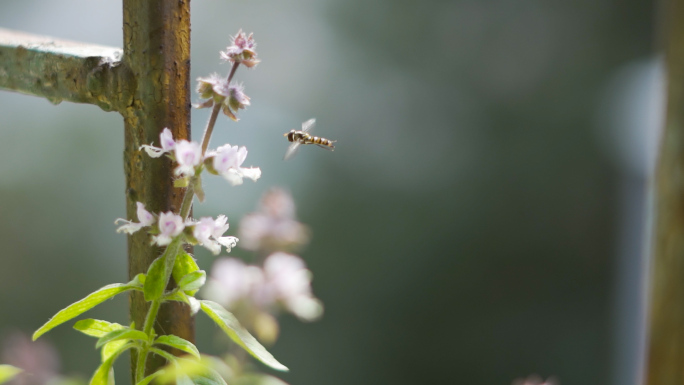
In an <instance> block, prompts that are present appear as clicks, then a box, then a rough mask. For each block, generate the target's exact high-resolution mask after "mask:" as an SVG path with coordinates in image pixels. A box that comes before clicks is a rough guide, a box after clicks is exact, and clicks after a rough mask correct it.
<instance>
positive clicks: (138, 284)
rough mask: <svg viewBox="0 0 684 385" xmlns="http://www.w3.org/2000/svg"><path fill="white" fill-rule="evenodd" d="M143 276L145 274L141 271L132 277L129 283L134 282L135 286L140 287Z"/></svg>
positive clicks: (142, 283)
mask: <svg viewBox="0 0 684 385" xmlns="http://www.w3.org/2000/svg"><path fill="white" fill-rule="evenodd" d="M145 278H146V275H145V274H143V273H140V274H138V275H136V276H135V278H133V280H132V281H131V282H130V283H131V284H135V285H136V286H138V287H140V288H142V287H143V286H144V285H145Z"/></svg>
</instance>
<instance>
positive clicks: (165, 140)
mask: <svg viewBox="0 0 684 385" xmlns="http://www.w3.org/2000/svg"><path fill="white" fill-rule="evenodd" d="M159 141H160V142H161V148H159V147H154V146H150V145H148V144H143V145H142V146H140V149H141V150H145V152H146V153H147V155H149V156H150V157H151V158H159V157H160V156H162V155H163V154H165V153H167V152H171V151H172V150H173V149H174V147H175V145H176V142H174V141H173V134H172V133H171V130H169V129H168V128H164V130H162V132H161V134H159Z"/></svg>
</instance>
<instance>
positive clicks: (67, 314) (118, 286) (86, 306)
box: [33, 283, 134, 341]
mask: <svg viewBox="0 0 684 385" xmlns="http://www.w3.org/2000/svg"><path fill="white" fill-rule="evenodd" d="M133 288H134V286H133V285H131V284H130V283H113V284H111V285H107V286H105V287H103V288H101V289H99V290H97V291H95V292H93V293H90V294H89V295H88V296H87V297H85V298H83V299H82V300H80V301H78V302H75V303H73V304H71V305H69V306H67V307H66V308H64V309H62V310H60V311H59V312H58V313H57V314H55V315H54V316H53V317H52V318H50V319H49V320H48V321H47V322H46V323H45V325H43V326H41V327H40V328H39V329H38V330H36V332H35V333H33V340H34V341H35V340H36V339H38V337H40V336H42V335H43V334H45V333H46V332H48V331H49V330H50V329H52V328H54V327H55V326H58V325H60V324H62V323H64V322H66V321H68V320H70V319H72V318H74V317H78V316H79V315H81V314H83V313H85V312H86V311H88V310H90V309H92V308H94V307H95V306H97V305H99V304H101V303H102V302H104V301H106V300H108V299H110V298H112V297H114V296H115V295H117V294H121V293H123V292H125V291H128V290H131V289H133Z"/></svg>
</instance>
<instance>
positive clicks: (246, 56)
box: [221, 30, 260, 68]
mask: <svg viewBox="0 0 684 385" xmlns="http://www.w3.org/2000/svg"><path fill="white" fill-rule="evenodd" d="M232 39H233V41H232V44H231V45H230V46H229V47H228V48H226V50H225V51H222V52H221V59H223V60H224V61H228V62H230V63H242V64H243V65H245V66H247V67H248V68H252V67H254V66H256V65H257V64H259V62H260V60H259V59H257V53H256V51H255V48H256V43H255V42H254V37H253V34H251V33H250V34H249V36H247V35H246V34H245V33H244V32H242V30H240V31H238V33H237V35H235V37H233V38H232Z"/></svg>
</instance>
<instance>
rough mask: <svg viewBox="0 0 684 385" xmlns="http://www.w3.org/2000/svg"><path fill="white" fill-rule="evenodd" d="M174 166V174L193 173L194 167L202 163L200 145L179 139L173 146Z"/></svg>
mask: <svg viewBox="0 0 684 385" xmlns="http://www.w3.org/2000/svg"><path fill="white" fill-rule="evenodd" d="M175 153H176V162H178V167H176V170H175V174H176V175H178V176H193V175H195V167H197V166H199V164H200V163H202V147H200V145H199V143H196V142H188V141H187V140H181V141H179V142H178V143H176V146H175Z"/></svg>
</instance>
